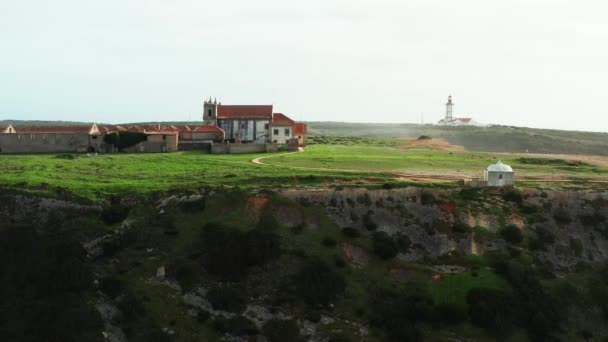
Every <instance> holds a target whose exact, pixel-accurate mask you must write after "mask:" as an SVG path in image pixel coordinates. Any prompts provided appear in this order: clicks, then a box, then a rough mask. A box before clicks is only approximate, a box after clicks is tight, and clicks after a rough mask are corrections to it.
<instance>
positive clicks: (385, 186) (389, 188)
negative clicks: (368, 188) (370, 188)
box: [382, 183, 393, 190]
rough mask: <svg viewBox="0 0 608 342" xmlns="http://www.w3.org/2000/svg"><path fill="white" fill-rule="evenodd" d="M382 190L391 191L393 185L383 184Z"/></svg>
mask: <svg viewBox="0 0 608 342" xmlns="http://www.w3.org/2000/svg"><path fill="white" fill-rule="evenodd" d="M382 189H384V190H391V189H393V185H392V184H391V183H384V184H382Z"/></svg>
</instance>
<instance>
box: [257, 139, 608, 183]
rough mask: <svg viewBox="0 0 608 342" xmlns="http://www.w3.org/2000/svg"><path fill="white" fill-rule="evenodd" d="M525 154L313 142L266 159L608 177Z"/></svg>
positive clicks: (347, 166)
mask: <svg viewBox="0 0 608 342" xmlns="http://www.w3.org/2000/svg"><path fill="white" fill-rule="evenodd" d="M525 156H526V155H525V154H519V155H518V154H502V153H492V152H457V151H454V152H451V151H445V150H438V149H431V148H427V147H417V148H408V149H404V148H400V147H398V146H397V147H389V146H369V145H312V146H309V147H307V149H306V152H304V153H294V154H288V155H278V156H272V157H269V158H265V159H264V162H265V163H268V164H272V165H280V166H295V167H308V168H325V169H339V170H356V171H365V172H418V171H422V172H429V173H434V174H452V175H469V176H473V177H483V170H484V169H485V168H486V167H487V166H488V165H490V164H492V163H495V162H496V161H498V160H502V161H503V162H504V163H506V164H509V165H511V166H512V167H513V168H514V169H515V171H516V173H517V174H518V175H521V176H530V177H547V176H552V175H554V176H562V177H583V178H589V179H592V178H598V177H600V178H601V177H604V178H605V177H608V169H607V168H603V167H599V166H595V165H591V164H586V163H575V162H569V161H566V160H560V159H545V158H527V157H525Z"/></svg>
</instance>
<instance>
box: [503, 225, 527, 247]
mask: <svg viewBox="0 0 608 342" xmlns="http://www.w3.org/2000/svg"><path fill="white" fill-rule="evenodd" d="M499 234H500V236H501V237H502V238H503V239H505V241H507V242H509V243H512V244H518V243H520V242H522V241H523V239H524V236H523V234H522V233H521V230H520V229H519V228H517V226H515V225H512V224H510V225H508V226H506V227H504V228H502V229H501V230H500V231H499Z"/></svg>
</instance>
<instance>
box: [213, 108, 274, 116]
mask: <svg viewBox="0 0 608 342" xmlns="http://www.w3.org/2000/svg"><path fill="white" fill-rule="evenodd" d="M217 118H218V119H238V118H246V119H272V106H266V105H264V106H227V105H218V106H217Z"/></svg>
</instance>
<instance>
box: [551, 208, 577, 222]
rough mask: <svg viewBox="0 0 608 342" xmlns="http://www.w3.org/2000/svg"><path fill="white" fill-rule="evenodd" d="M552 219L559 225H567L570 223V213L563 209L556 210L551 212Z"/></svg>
mask: <svg viewBox="0 0 608 342" xmlns="http://www.w3.org/2000/svg"><path fill="white" fill-rule="evenodd" d="M553 218H554V219H555V221H556V222H557V223H560V224H568V223H570V222H572V218H571V217H570V213H569V212H568V211H567V210H566V209H564V208H557V209H556V210H555V212H553Z"/></svg>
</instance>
